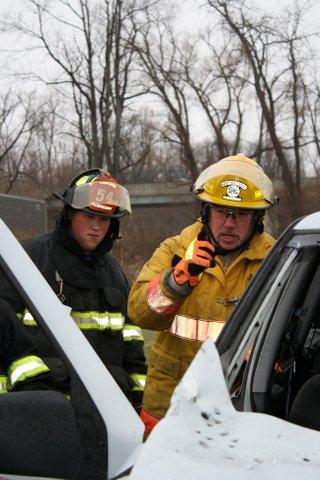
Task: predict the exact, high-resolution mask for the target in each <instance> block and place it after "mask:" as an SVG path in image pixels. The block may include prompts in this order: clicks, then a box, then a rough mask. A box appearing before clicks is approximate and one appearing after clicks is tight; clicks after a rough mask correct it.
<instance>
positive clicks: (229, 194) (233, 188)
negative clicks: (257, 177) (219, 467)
mask: <svg viewBox="0 0 320 480" xmlns="http://www.w3.org/2000/svg"><path fill="white" fill-rule="evenodd" d="M221 187H222V188H226V193H225V195H223V196H222V198H223V199H224V200H232V201H233V202H242V198H241V190H244V191H245V190H247V188H248V186H247V185H246V184H245V183H242V182H238V181H237V180H226V181H224V182H221Z"/></svg>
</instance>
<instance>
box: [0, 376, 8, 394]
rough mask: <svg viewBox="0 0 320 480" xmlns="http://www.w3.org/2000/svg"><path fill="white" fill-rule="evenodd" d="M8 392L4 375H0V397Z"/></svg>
mask: <svg viewBox="0 0 320 480" xmlns="http://www.w3.org/2000/svg"><path fill="white" fill-rule="evenodd" d="M7 391H8V379H7V377H6V376H5V375H0V395H1V394H3V393H7Z"/></svg>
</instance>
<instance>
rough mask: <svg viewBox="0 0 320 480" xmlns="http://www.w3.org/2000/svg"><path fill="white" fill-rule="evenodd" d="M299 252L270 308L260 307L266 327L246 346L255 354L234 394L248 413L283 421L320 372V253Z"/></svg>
mask: <svg viewBox="0 0 320 480" xmlns="http://www.w3.org/2000/svg"><path fill="white" fill-rule="evenodd" d="M296 253H297V255H296V256H295V257H294V258H293V260H292V261H291V263H290V267H289V268H287V269H286V272H285V274H284V275H283V277H282V280H281V281H280V282H279V283H278V285H277V287H276V288H275V290H274V292H273V293H272V295H269V296H268V295H267V296H266V302H265V305H264V304H263V302H262V303H260V310H258V315H257V318H256V320H257V323H260V328H259V329H258V332H257V335H255V336H254V337H251V338H250V339H249V341H251V344H250V343H247V345H246V347H249V350H250V354H249V355H248V354H247V356H246V358H245V359H244V361H243V365H242V376H241V381H240V382H239V378H238V385H236V387H237V390H236V391H235V392H234V395H235V398H236V401H235V404H237V402H238V405H240V406H241V408H242V409H244V410H249V411H250V410H253V411H258V412H263V413H269V414H272V415H275V416H277V417H279V418H283V419H288V418H289V417H290V410H291V407H292V404H293V402H294V399H295V397H296V396H297V393H298V392H299V390H300V389H301V387H302V385H303V384H304V383H305V382H306V381H307V380H308V379H310V378H311V377H312V376H313V375H315V374H316V373H320V370H319V372H318V371H317V368H318V367H317V365H318V364H319V358H318V357H319V353H318V351H319V349H318V345H319V331H320V330H319V329H320V316H319V311H320V296H319V294H318V290H319V282H320V250H319V248H318V247H316V248H298V249H296ZM278 279H279V278H278ZM278 279H276V280H278ZM269 288H270V286H269ZM261 293H262V295H263V294H264V293H266V292H263V291H262V292H261ZM263 306H264V308H263ZM260 314H261V317H260V318H259V315H260ZM230 378H231V377H230Z"/></svg>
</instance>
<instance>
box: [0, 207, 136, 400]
mask: <svg viewBox="0 0 320 480" xmlns="http://www.w3.org/2000/svg"><path fill="white" fill-rule="evenodd" d="M65 218H66V216H65V215H63V214H62V215H61V216H60V218H59V219H58V221H57V223H56V226H55V229H54V230H53V232H50V233H48V234H45V235H42V236H39V237H35V238H32V239H30V240H27V241H25V242H23V247H24V248H25V250H26V251H27V253H28V254H29V255H30V257H31V259H32V260H33V261H34V263H35V264H36V265H37V267H38V268H39V270H40V271H41V273H42V274H43V276H44V277H45V279H46V280H47V281H48V283H49V285H50V286H51V287H52V289H53V290H54V292H55V293H56V294H57V296H58V297H59V298H60V300H61V301H62V302H63V303H64V304H65V305H66V306H68V307H71V316H72V318H73V319H74V321H75V322H76V323H77V325H78V326H79V328H80V329H81V330H82V332H83V333H84V335H85V336H86V337H87V339H88V340H89V342H90V343H91V345H92V346H93V348H94V349H95V351H96V352H97V354H98V355H99V357H100V358H101V360H102V361H103V363H104V364H105V365H106V367H107V368H108V369H109V371H110V373H111V374H112V375H113V377H114V378H115V380H116V381H117V383H118V384H119V386H120V387H121V389H122V390H123V392H124V393H125V394H126V396H127V397H128V398H129V400H130V401H131V402H132V404H133V405H134V406H135V407H136V408H139V406H140V405H141V400H142V394H143V389H144V383H145V373H146V363H145V356H144V352H143V337H142V334H141V331H140V328H139V327H136V326H134V325H133V324H132V322H131V321H130V319H129V318H128V316H127V315H126V306H127V296H128V290H129V287H128V282H127V279H126V277H125V275H124V273H123V271H122V269H121V267H120V265H119V263H118V262H117V260H116V259H115V258H114V257H113V256H112V255H111V254H110V253H108V251H109V250H110V248H111V246H112V241H110V239H109V238H105V240H104V241H103V242H101V244H100V245H99V246H98V248H97V249H96V250H95V251H94V252H93V254H92V255H89V256H88V255H85V254H84V252H83V250H82V249H81V247H80V246H79V245H78V244H77V243H76V242H75V241H74V239H73V238H72V237H71V236H70V235H69V233H68V228H67V224H66V220H65ZM107 235H108V234H107ZM106 237H107V236H106ZM0 296H1V297H2V298H3V299H5V300H7V301H8V302H9V303H11V305H13V307H14V309H15V310H16V312H18V313H19V314H20V317H21V320H22V322H23V323H24V325H25V326H26V328H27V329H28V330H29V332H31V333H32V334H33V338H34V340H35V342H36V344H37V347H38V350H39V354H40V355H41V358H43V359H44V361H45V363H46V364H47V365H48V366H49V368H50V370H51V373H52V375H53V377H54V378H55V380H56V385H57V387H58V388H59V389H60V390H64V391H66V393H67V392H68V389H69V378H68V372H67V370H66V368H65V366H64V365H63V363H62V361H61V360H60V359H59V358H58V356H57V354H56V352H55V351H54V349H53V347H52V345H50V344H49V343H48V341H47V340H46V338H45V335H44V334H43V333H42V331H41V330H40V329H39V328H38V327H37V325H36V322H35V320H34V319H33V318H32V316H31V314H30V313H29V312H28V311H27V310H25V308H24V304H23V301H22V299H21V298H20V297H18V296H17V294H16V293H15V292H14V291H13V289H12V287H11V286H10V285H9V284H8V282H6V281H5V279H2V278H1V279H0ZM79 353H81V352H79Z"/></svg>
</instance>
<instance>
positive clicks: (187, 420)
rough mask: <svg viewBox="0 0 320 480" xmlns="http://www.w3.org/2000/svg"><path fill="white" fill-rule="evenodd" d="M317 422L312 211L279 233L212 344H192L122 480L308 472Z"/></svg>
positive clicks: (318, 294)
mask: <svg viewBox="0 0 320 480" xmlns="http://www.w3.org/2000/svg"><path fill="white" fill-rule="evenodd" d="M319 430H320V212H316V213H313V214H310V215H308V216H306V217H304V218H302V219H298V220H296V221H295V222H294V223H293V224H292V225H291V226H290V227H289V228H288V229H287V230H286V231H285V232H284V233H283V234H282V236H281V237H280V238H279V240H278V241H277V243H276V245H275V246H274V248H273V250H272V251H271V252H270V254H269V256H268V257H267V258H266V259H265V261H264V262H263V264H262V266H261V268H260V269H259V271H258V272H257V273H256V275H255V277H254V278H253V280H252V281H251V284H250V286H249V288H248V289H247V290H246V292H245V294H244V295H243V297H242V299H241V300H240V301H239V303H238V305H237V307H236V308H235V310H234V312H233V314H232V316H231V317H230V319H229V321H228V322H227V323H226V325H225V327H224V329H223V330H222V332H221V334H220V336H219V338H218V339H217V342H216V344H214V343H213V342H212V341H211V340H207V341H206V342H205V344H204V345H203V347H202V348H201V349H200V351H199V353H198V354H197V356H196V357H195V359H194V361H193V363H192V364H191V366H190V367H189V369H188V371H187V372H186V374H185V376H184V378H183V379H182V381H181V383H180V385H178V387H177V389H176V391H175V392H174V395H173V398H172V401H171V406H170V409H169V411H168V413H167V415H166V417H165V418H164V419H163V420H162V421H161V422H159V424H158V426H157V427H156V428H155V429H154V432H153V433H152V435H151V436H150V438H149V440H148V442H147V443H146V445H145V447H144V449H143V451H142V453H141V455H140V456H139V458H138V459H137V462H136V464H135V466H134V468H133V471H132V476H131V477H130V479H131V478H132V480H148V479H160V478H165V479H167V480H173V479H176V478H183V479H184V480H186V479H199V480H200V479H203V478H219V479H224V480H225V479H231V478H232V479H234V478H237V480H239V479H251V478H255V479H256V478H258V477H259V478H263V479H266V478H268V479H269V478H272V479H273V480H274V479H284V478H290V479H301V478H303V476H306V477H307V478H308V480H310V479H316V478H317V479H318V478H319V477H320V447H319V445H320V431H319ZM160 472H161V473H160Z"/></svg>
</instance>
